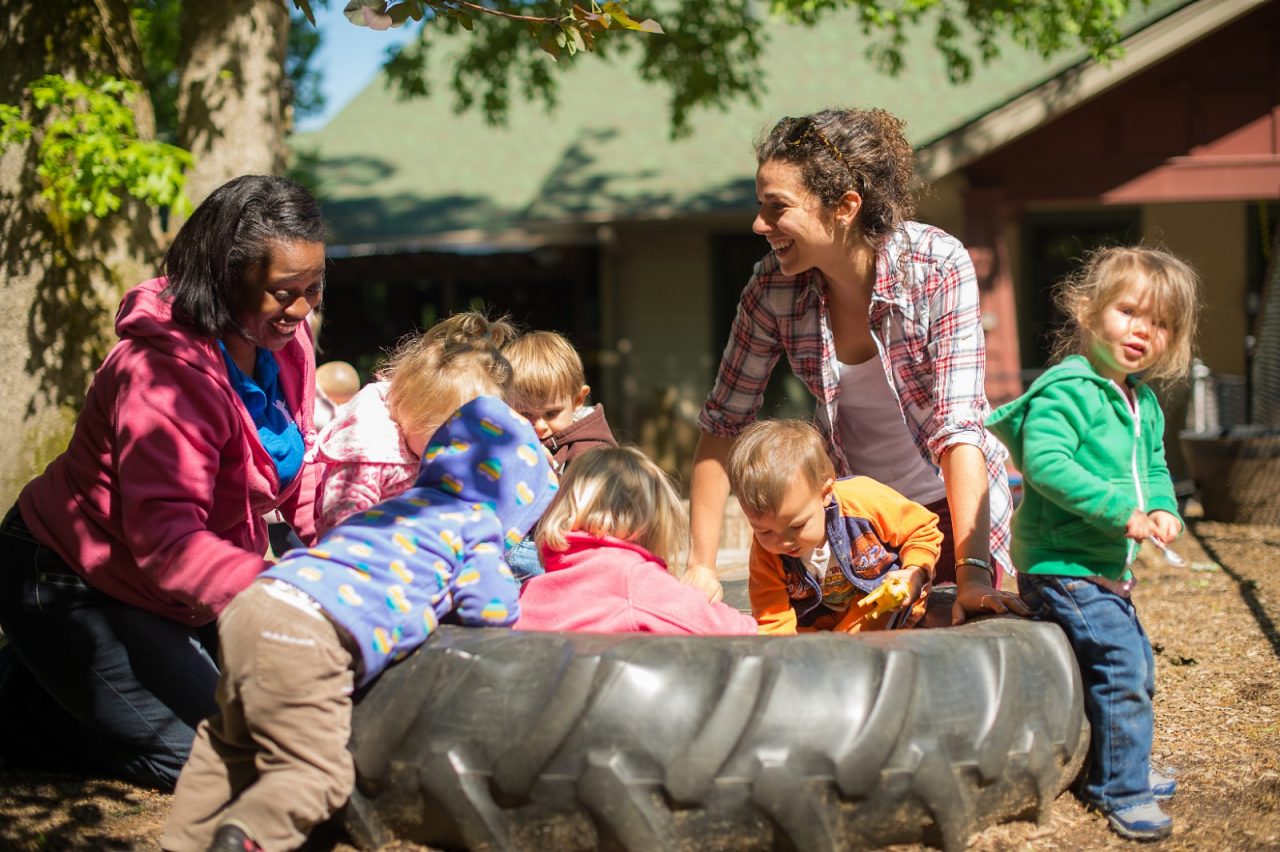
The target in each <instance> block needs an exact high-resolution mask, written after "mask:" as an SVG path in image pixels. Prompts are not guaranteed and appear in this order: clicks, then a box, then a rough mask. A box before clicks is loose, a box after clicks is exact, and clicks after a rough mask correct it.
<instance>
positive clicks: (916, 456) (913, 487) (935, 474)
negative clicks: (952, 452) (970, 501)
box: [836, 356, 947, 505]
mask: <svg viewBox="0 0 1280 852" xmlns="http://www.w3.org/2000/svg"><path fill="white" fill-rule="evenodd" d="M836 367H837V369H838V370H839V371H840V397H839V399H837V400H836V428H837V429H839V430H840V442H841V443H842V444H843V445H844V457H845V461H847V462H848V463H849V469H850V470H852V471H853V472H854V473H857V474H861V475H863V476H869V477H871V478H872V479H878V480H879V481H881V482H883V483H884V484H885V485H888V486H889V487H890V488H892V489H893V490H895V491H897V492H898V493H899V494H902V495H903V496H905V497H907V498H909V499H911V500H914V501H916V502H917V503H922V504H924V505H928V504H930V503H934V502H937V501H938V500H941V499H943V498H944V497H946V496H947V489H946V486H945V485H944V484H943V482H942V476H941V474H940V472H939V471H938V469H937V468H936V467H934V466H933V465H931V464H929V463H928V462H926V461H925V460H924V459H922V458H921V457H920V451H919V450H917V449H916V445H915V442H914V441H912V440H911V432H910V431H908V428H907V423H906V421H905V420H904V419H903V417H902V408H901V407H900V406H899V405H898V398H897V396H896V395H895V394H894V392H893V388H891V387H889V379H888V377H887V376H886V375H885V374H884V367H882V366H881V364H880V358H879V357H876V356H873V357H871V358H868V359H867V360H866V361H863V362H862V363H861V364H844V363H842V362H840V361H836Z"/></svg>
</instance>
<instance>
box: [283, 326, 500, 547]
mask: <svg viewBox="0 0 1280 852" xmlns="http://www.w3.org/2000/svg"><path fill="white" fill-rule="evenodd" d="M514 335H515V330H514V329H513V328H512V327H511V325H510V324H508V323H507V322H505V321H503V320H489V319H488V318H486V317H485V316H484V314H481V313H478V312H476V311H466V312H464V313H459V314H454V315H453V316H451V317H449V318H448V319H446V320H444V321H442V322H439V323H436V324H435V325H434V326H432V327H431V328H430V329H428V330H427V331H425V332H423V333H422V334H421V335H419V336H417V337H411V338H408V339H406V340H405V341H404V342H402V343H401V344H400V346H399V347H398V348H397V349H396V351H395V352H394V353H393V354H392V355H391V359H390V361H389V362H388V363H387V365H386V366H385V367H384V368H383V369H382V370H381V371H380V372H379V374H378V380H377V381H374V382H370V383H369V384H367V385H365V386H364V387H363V388H361V389H360V391H359V393H357V394H356V395H355V396H353V397H352V398H351V400H350V402H348V403H347V404H346V405H344V406H343V407H342V409H341V411H339V412H338V413H337V415H336V416H335V418H334V419H333V420H332V421H331V422H330V423H329V424H328V425H327V426H325V428H324V429H323V430H322V431H321V432H320V436H319V438H318V439H317V440H316V445H315V447H314V449H313V450H312V451H311V454H310V455H309V456H308V460H309V461H313V462H315V463H317V464H318V465H319V467H320V469H321V473H320V490H319V495H318V497H317V500H316V509H317V511H316V527H317V530H316V532H317V535H323V534H324V533H326V532H328V531H329V530H330V529H331V528H333V527H334V526H336V525H337V524H339V523H341V522H342V521H343V520H345V519H346V518H348V517H350V516H352V515H354V514H356V513H357V512H363V511H365V510H366V509H368V508H370V507H371V506H373V505H374V504H375V503H379V502H381V501H383V500H389V499H391V498H392V497H395V496H396V495H397V494H399V493H400V492H402V491H404V490H405V489H407V488H408V487H409V486H411V485H413V481H414V479H416V478H417V476H418V465H419V464H420V462H421V459H422V448H423V447H424V446H425V445H426V443H427V441H428V440H429V439H430V438H431V436H432V434H434V433H435V431H436V429H438V428H440V425H441V424H442V423H444V421H445V419H446V418H447V417H448V416H449V415H450V414H452V413H453V412H454V411H455V410H456V409H457V408H459V407H460V406H461V405H462V404H463V403H465V402H467V401H468V400H470V399H474V398H475V397H476V396H477V395H480V394H488V393H492V392H493V391H492V390H491V388H494V387H496V388H498V389H499V390H501V389H503V388H504V387H505V386H506V384H507V382H508V380H509V379H510V378H511V367H510V365H509V364H508V363H507V360H506V358H504V357H503V356H502V355H501V354H499V351H498V350H499V347H501V346H502V345H503V344H504V343H506V342H507V341H508V340H509V339H510V338H511V337H513V336H514Z"/></svg>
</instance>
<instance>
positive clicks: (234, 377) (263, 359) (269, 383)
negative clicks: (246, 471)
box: [218, 340, 304, 488]
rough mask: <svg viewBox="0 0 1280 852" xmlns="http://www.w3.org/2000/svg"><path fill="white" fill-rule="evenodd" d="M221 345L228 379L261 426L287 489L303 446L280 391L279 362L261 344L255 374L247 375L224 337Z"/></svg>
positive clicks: (260, 435)
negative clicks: (233, 357) (232, 356)
mask: <svg viewBox="0 0 1280 852" xmlns="http://www.w3.org/2000/svg"><path fill="white" fill-rule="evenodd" d="M218 348H219V349H221V350H222V360H224V361H226V362H227V378H228V379H230V381H231V387H232V389H233V390H235V392H236V395H237V396H239V397H240V400H241V401H242V402H243V403H244V407H245V409H246V410H248V412H249V416H250V417H251V418H252V419H253V425H254V426H257V427H258V440H259V441H261V442H262V448H263V449H264V450H266V451H267V455H269V456H271V460H272V461H273V462H274V463H275V466H276V475H277V476H279V477H280V487H281V488H284V487H285V486H286V485H288V484H289V483H290V482H292V481H293V478H294V477H295V476H297V475H298V470H299V469H301V467H302V454H303V450H304V447H303V444H302V433H301V432H299V431H298V424H297V423H294V422H293V415H292V414H290V413H289V406H288V405H287V404H286V403H285V401H284V394H283V392H282V391H281V390H280V365H279V364H277V363H276V359H275V356H274V355H272V354H271V353H270V352H268V351H267V350H266V349H263V348H261V347H259V348H258V349H257V353H256V355H255V356H254V362H253V376H246V375H245V374H244V371H243V370H241V369H240V368H239V367H237V366H236V362H235V361H233V360H231V355H230V353H228V352H227V346H226V344H225V343H223V342H222V341H221V340H219V341H218Z"/></svg>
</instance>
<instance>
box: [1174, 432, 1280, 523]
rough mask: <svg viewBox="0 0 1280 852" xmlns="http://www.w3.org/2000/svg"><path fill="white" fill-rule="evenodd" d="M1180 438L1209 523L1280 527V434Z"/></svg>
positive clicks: (1190, 434)
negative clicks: (1278, 525) (1275, 525)
mask: <svg viewBox="0 0 1280 852" xmlns="http://www.w3.org/2000/svg"><path fill="white" fill-rule="evenodd" d="M1178 438H1179V441H1180V443H1181V444H1182V454H1183V457H1184V458H1185V459H1186V461H1187V467H1188V468H1189V469H1190V472H1191V477H1192V478H1193V479H1194V480H1195V482H1196V489H1197V490H1198V491H1199V493H1200V505H1201V506H1203V507H1204V516H1205V517H1206V518H1207V519H1209V520H1212V521H1230V522H1239V523H1246V524H1280V431H1276V430H1262V429H1248V430H1246V429H1236V430H1232V431H1231V432H1229V433H1227V434H1225V435H1222V434H1217V433H1212V434H1202V433H1196V432H1183V433H1181V434H1180V435H1179V436H1178Z"/></svg>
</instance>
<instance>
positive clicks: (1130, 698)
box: [1018, 574, 1156, 812]
mask: <svg viewBox="0 0 1280 852" xmlns="http://www.w3.org/2000/svg"><path fill="white" fill-rule="evenodd" d="M1018 590H1019V591H1020V592H1021V594H1022V598H1023V600H1024V601H1026V603H1027V605H1028V606H1029V607H1031V610H1032V612H1034V613H1035V614H1036V616H1037V617H1039V618H1041V619H1044V620H1045V621H1052V622H1054V623H1055V624H1057V625H1058V626H1059V627H1061V628H1062V630H1063V632H1064V633H1066V634H1067V640H1068V641H1069V642H1070V643H1071V648H1072V650H1074V651H1075V654H1076V661H1077V662H1078V663H1079V664H1080V674H1081V676H1082V678H1083V679H1084V686H1085V713H1086V714H1087V715H1088V717H1089V724H1090V725H1092V726H1093V739H1092V742H1091V743H1090V746H1089V760H1090V763H1089V768H1088V773H1087V775H1086V777H1085V784H1084V788H1083V790H1082V791H1081V793H1082V794H1083V796H1084V798H1085V799H1086V800H1087V801H1089V802H1091V803H1093V804H1095V805H1097V806H1099V807H1101V808H1102V809H1103V810H1105V811H1108V812H1110V811H1120V810H1124V809H1126V808H1131V807H1135V806H1138V805H1142V804H1146V803H1148V802H1151V801H1153V798H1152V795H1151V788H1150V786H1149V784H1150V781H1149V778H1148V772H1149V770H1150V765H1151V740H1152V737H1153V729H1154V725H1155V714H1154V713H1153V711H1152V707H1151V699H1152V698H1153V697H1154V696H1155V692H1156V680H1155V668H1156V667H1155V659H1154V658H1153V657H1152V655H1151V643H1150V642H1149V641H1147V634H1146V631H1144V630H1143V629H1142V623H1141V622H1139V621H1138V612H1137V610H1135V609H1134V607H1133V601H1131V600H1130V599H1128V598H1124V597H1121V596H1120V595H1118V594H1115V593H1114V592H1111V591H1109V590H1107V589H1104V588H1102V587H1101V586H1099V585H1097V584H1096V583H1091V582H1090V581H1088V580H1086V579H1084V578H1082V577H1058V576H1047V575H1039V574H1019V575H1018Z"/></svg>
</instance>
